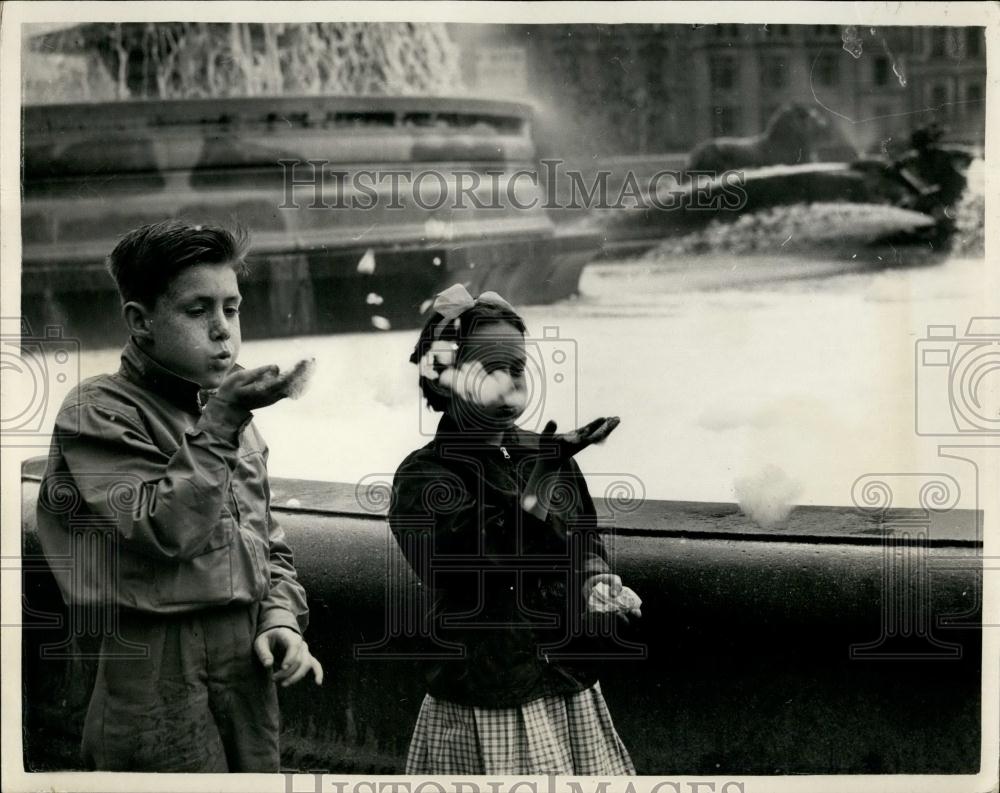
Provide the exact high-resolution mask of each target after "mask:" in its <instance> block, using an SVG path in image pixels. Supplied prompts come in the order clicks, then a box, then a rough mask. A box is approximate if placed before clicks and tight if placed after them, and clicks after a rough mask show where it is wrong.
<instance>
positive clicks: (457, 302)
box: [431, 284, 514, 338]
mask: <svg viewBox="0 0 1000 793" xmlns="http://www.w3.org/2000/svg"><path fill="white" fill-rule="evenodd" d="M477 303H478V304H486V305H490V306H498V307H499V308H505V309H507V310H508V311H513V310H514V309H513V308H512V307H511V305H510V303H508V302H507V301H506V300H504V299H503V298H502V297H500V295H498V294H497V293H496V292H483V293H482V294H481V295H480V296H479V297H477V298H475V299H473V297H472V295H470V294H469V291H468V290H467V289H466V288H465V287H464V286H462V285H461V284H454V285H452V286H449V287H448V288H447V289H445V290H444V291H443V292H441V293H440V294H438V296H437V297H435V298H434V303H433V304H432V306H431V308H433V309H434V311H436V312H437V313H438V314H440V315H441V317H442V319H441V321H440V322H438V326H437V327H436V328H435V329H434V336H435V338H436V337H438V336H440V335H441V333H442V331H443V330H444V328H445V326H446V325H447V324H448V323H449V322H451V321H453V320H456V319H458V318H459V317H460V316H461V315H462V314H464V313H465V312H466V311H468V310H469V309H470V308H472V307H473V306H475V305H476V304H477Z"/></svg>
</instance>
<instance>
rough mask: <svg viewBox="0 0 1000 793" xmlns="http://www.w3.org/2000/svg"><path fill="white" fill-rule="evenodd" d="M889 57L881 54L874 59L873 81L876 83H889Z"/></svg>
mask: <svg viewBox="0 0 1000 793" xmlns="http://www.w3.org/2000/svg"><path fill="white" fill-rule="evenodd" d="M889 68H890V67H889V59H888V58H886V57H885V56H884V55H879V56H877V57H876V58H874V59H873V60H872V82H874V83H875V85H888V84H889Z"/></svg>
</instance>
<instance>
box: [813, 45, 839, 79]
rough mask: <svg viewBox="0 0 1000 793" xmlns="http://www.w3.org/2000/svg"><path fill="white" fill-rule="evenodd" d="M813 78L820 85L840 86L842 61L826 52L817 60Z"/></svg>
mask: <svg viewBox="0 0 1000 793" xmlns="http://www.w3.org/2000/svg"><path fill="white" fill-rule="evenodd" d="M813 76H814V78H815V80H816V82H817V83H819V84H820V85H838V84H839V83H840V60H839V58H837V56H836V55H835V54H834V53H832V52H824V53H822V54H821V55H820V56H819V57H818V58H816V66H815V68H814V69H813Z"/></svg>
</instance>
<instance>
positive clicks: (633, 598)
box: [584, 573, 642, 623]
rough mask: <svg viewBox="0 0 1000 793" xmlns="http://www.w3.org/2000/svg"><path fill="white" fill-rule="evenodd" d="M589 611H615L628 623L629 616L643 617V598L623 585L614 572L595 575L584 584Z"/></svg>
mask: <svg viewBox="0 0 1000 793" xmlns="http://www.w3.org/2000/svg"><path fill="white" fill-rule="evenodd" d="M584 587H585V589H584V595H585V596H586V598H587V611H590V612H593V613H595V614H606V613H608V612H613V613H615V614H618V615H619V616H621V617H622V619H624V620H625V622H626V623H628V620H629V617H641V616H642V611H641V606H642V600H641V598H640V597H639V596H638V595H637V594H636V593H635V592H633V591H632V590H631V589H629V588H628V587H627V586H623V585H622V580H621V578H619V577H618V576H616V575H614V574H612V573H601V574H598V575H593V576H591V577H590V578H588V579H587V581H586V583H585V584H584Z"/></svg>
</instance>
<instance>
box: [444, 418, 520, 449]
mask: <svg viewBox="0 0 1000 793" xmlns="http://www.w3.org/2000/svg"><path fill="white" fill-rule="evenodd" d="M434 443H435V444H436V445H438V446H440V445H441V444H448V445H452V446H461V447H462V448H463V449H472V448H480V447H481V448H482V449H483V450H484V451H489V450H494V451H495V450H496V449H497V448H498V446H494V445H492V444H488V443H486V441H485V440H483V439H482V438H481V437H479V436H477V435H475V434H469V433H466V432H463V431H462V429H461V427H459V425H458V422H456V421H455V419H454V418H453V417H452V416H450V415H449V414H447V413H444V414H442V416H441V420H440V421H439V422H438V428H437V434H436V435H435V436H434ZM499 445H500V446H503V447H505V448H507V449H509V450H510V451H514V450H515V449H517V450H519V451H528V450H537V449H538V434H537V433H534V432H530V431H528V430H524V429H521V428H520V427H517V426H515V427H511V428H510V429H508V430H506V431H505V432H504V434H503V437H502V439H501V440H500V444H499Z"/></svg>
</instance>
